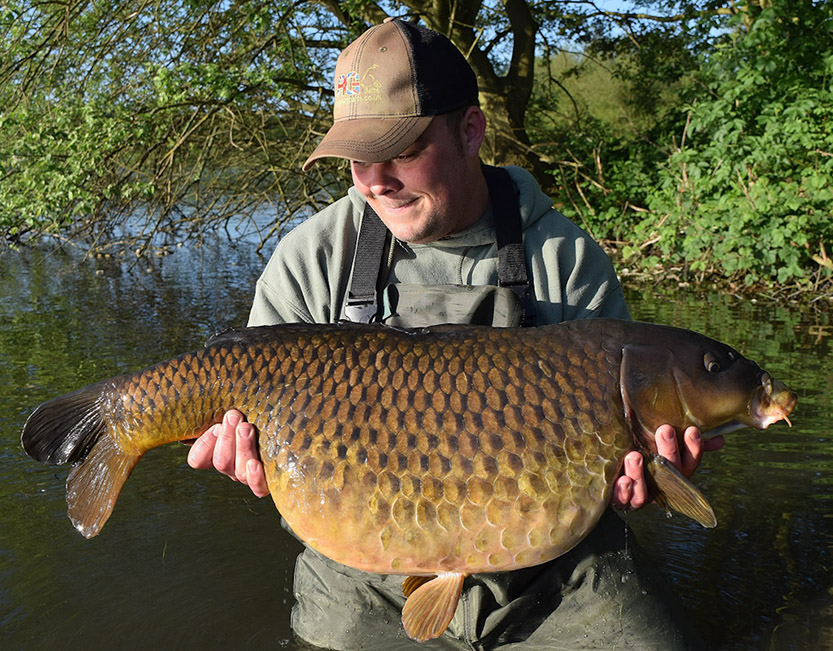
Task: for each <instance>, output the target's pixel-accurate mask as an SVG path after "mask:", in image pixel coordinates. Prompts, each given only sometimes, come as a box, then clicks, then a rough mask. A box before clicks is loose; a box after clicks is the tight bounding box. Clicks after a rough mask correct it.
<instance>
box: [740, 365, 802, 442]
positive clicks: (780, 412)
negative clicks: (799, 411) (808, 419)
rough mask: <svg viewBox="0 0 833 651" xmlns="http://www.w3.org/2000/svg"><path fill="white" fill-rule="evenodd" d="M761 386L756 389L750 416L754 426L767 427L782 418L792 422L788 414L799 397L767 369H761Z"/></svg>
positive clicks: (788, 422)
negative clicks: (774, 377)
mask: <svg viewBox="0 0 833 651" xmlns="http://www.w3.org/2000/svg"><path fill="white" fill-rule="evenodd" d="M760 383H761V384H760V386H759V387H758V388H757V389H756V390H755V395H754V397H753V398H752V404H751V405H750V407H749V416H750V418H751V420H752V424H753V427H757V428H758V429H766V428H767V427H769V426H770V425H772V424H773V423H777V422H778V421H780V420H785V421H787V424H789V425H792V424H791V423H790V419H789V418H788V416H789V415H790V414H791V413H792V411H793V409H795V406H796V404H797V403H798V397H797V396H796V395H795V393H793V392H792V391H790V390H789V389H788V388H787V386H786V385H785V384H784V383H783V382H779V381H778V380H773V379H772V376H771V375H770V374H769V373H767V372H766V371H761V376H760Z"/></svg>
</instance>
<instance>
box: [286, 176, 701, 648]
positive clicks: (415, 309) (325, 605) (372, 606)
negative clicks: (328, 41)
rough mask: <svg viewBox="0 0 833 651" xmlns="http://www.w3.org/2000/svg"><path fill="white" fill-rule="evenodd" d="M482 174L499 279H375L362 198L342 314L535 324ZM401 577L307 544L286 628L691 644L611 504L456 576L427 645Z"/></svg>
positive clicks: (514, 234) (515, 235)
mask: <svg viewBox="0 0 833 651" xmlns="http://www.w3.org/2000/svg"><path fill="white" fill-rule="evenodd" d="M483 172H484V175H485V176H486V181H487V184H488V187H489V198H490V200H491V203H492V210H493V213H494V221H495V231H496V238H495V239H496V240H497V248H498V285H496V286H494V285H487V286H481V287H474V286H467V285H435V286H423V285H416V284H407V283H398V284H391V285H386V284H385V281H386V277H387V274H388V271H389V269H390V261H389V259H388V258H389V256H390V251H391V250H392V238H391V235H390V233H389V231H388V230H387V228H386V227H385V226H384V224H383V223H382V221H381V220H380V219H379V217H378V215H376V213H375V212H374V211H373V209H372V208H370V207H369V205H368V206H367V207H366V208H365V212H364V215H363V216H362V222H361V226H360V229H359V235H358V240H357V244H356V253H355V256H354V259H353V268H352V272H351V276H350V284H349V289H348V293H347V298H346V300H345V303H344V305H343V307H342V313H341V316H342V320H344V321H353V322H359V323H370V322H373V321H380V322H383V323H385V324H387V325H391V326H396V327H424V326H430V325H437V324H442V323H457V324H462V323H475V324H478V325H493V326H498V327H517V326H520V325H524V326H532V325H535V310H534V303H533V301H532V296H531V291H530V283H529V278H528V274H527V271H526V265H525V256H524V249H523V240H522V225H521V218H520V212H519V209H518V200H517V198H516V196H515V190H514V185H513V183H512V181H511V180H510V178H509V175H508V173H507V172H506V171H505V170H503V169H501V168H493V167H484V168H483ZM404 578H405V577H402V576H397V575H383V574H372V573H368V572H362V571H360V570H355V569H353V568H350V567H346V566H344V565H340V564H339V563H336V562H334V561H331V560H330V559H328V558H326V557H325V556H323V555H321V554H319V553H318V552H316V551H314V550H313V549H310V548H306V549H305V550H304V552H303V553H302V554H301V555H300V556H299V557H298V561H297V564H296V567H295V577H294V583H295V599H296V604H295V606H294V607H293V609H292V629H293V631H294V633H295V635H296V636H297V637H298V638H300V640H302V641H303V642H305V643H306V644H309V645H311V648H324V649H339V650H344V651H359V650H368V651H370V650H379V651H398V650H406V649H408V650H414V651H436V650H438V649H455V650H458V649H469V650H472V649H478V650H481V649H482V650H486V649H501V650H502V651H504V650H510V649H511V650H513V651H515V650H518V651H520V650H524V651H528V650H538V649H541V650H542V651H543V650H551V649H588V648H603V649H608V648H614V647H615V648H623V649H624V648H627V649H640V650H644V649H656V650H662V651H672V650H676V649H687V648H696V645H695V644H691V639H692V638H691V637H690V632H689V631H687V630H686V626H685V623H684V619H683V618H682V616H681V615H680V613H679V611H678V606H677V604H676V600H675V599H674V597H673V595H672V594H671V592H670V590H669V588H668V587H667V585H666V583H665V581H664V579H663V577H662V576H661V575H660V574H659V573H658V571H657V570H656V568H655V567H654V566H653V564H652V563H651V562H650V561H649V560H647V559H646V558H645V557H644V555H643V553H642V552H641V550H640V549H639V547H638V546H637V545H636V543H635V541H634V538H633V536H632V535H631V536H630V538H628V534H627V533H626V529H625V527H624V526H623V525H622V522H621V520H620V519H619V518H618V517H617V516H616V515H615V514H613V512H612V511H608V512H606V514H605V515H604V516H602V519H601V521H600V522H599V524H598V525H597V526H596V529H595V530H594V531H593V532H591V534H590V535H589V536H588V537H587V538H585V539H584V540H583V541H582V542H581V543H580V544H579V545H578V546H577V547H575V548H574V549H573V550H571V551H570V552H568V553H566V554H564V555H562V556H560V557H559V558H556V559H555V560H552V561H550V562H548V563H544V564H542V565H536V566H534V567H527V568H523V569H520V570H515V571H512V572H495V573H489V574H474V575H471V576H469V577H467V578H466V581H465V583H464V586H463V592H462V595H461V598H460V602H459V604H458V606H457V611H456V614H455V615H454V619H453V620H452V621H451V624H450V625H449V627H448V629H447V630H446V632H445V633H444V634H443V635H442V636H440V637H439V638H437V639H435V640H429V641H428V642H422V643H418V642H414V641H413V640H411V639H410V638H408V637H407V635H406V634H405V631H404V629H403V627H402V623H401V621H400V620H401V615H402V606H403V605H404V603H405V597H404V595H403V593H402V581H403V579H404ZM306 644H305V645H304V646H303V647H302V648H307V646H306Z"/></svg>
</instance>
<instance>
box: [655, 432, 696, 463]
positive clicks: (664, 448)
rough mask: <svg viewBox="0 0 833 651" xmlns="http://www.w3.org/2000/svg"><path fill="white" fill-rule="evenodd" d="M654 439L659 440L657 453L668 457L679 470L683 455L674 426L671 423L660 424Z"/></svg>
mask: <svg viewBox="0 0 833 651" xmlns="http://www.w3.org/2000/svg"><path fill="white" fill-rule="evenodd" d="M689 429H691V428H689ZM654 440H655V441H656V442H657V453H658V454H659V455H660V456H661V457H665V458H666V459H668V460H669V461H670V462H671V463H672V464H674V467H675V468H677V469H678V470H679V469H680V459H681V456H680V450H679V446H678V445H677V433H676V432H675V431H674V428H673V427H671V425H660V426H659V427H658V428H657V431H656V434H655V435H654Z"/></svg>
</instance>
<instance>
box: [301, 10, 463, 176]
mask: <svg viewBox="0 0 833 651" xmlns="http://www.w3.org/2000/svg"><path fill="white" fill-rule="evenodd" d="M334 90H335V104H334V106H333V125H332V127H330V130H329V131H328V132H327V134H326V135H325V136H324V138H323V140H321V142H320V143H319V145H318V146H317V147H316V148H315V151H313V152H312V155H311V156H310V157H309V158H308V159H307V160H306V162H305V163H304V166H303V169H304V170H308V169H309V168H310V167H312V165H313V164H314V163H315V161H316V160H318V159H319V158H324V157H326V156H336V157H339V158H348V159H350V160H357V161H362V162H365V163H377V162H381V161H385V160H389V159H391V158H394V157H395V156H398V155H399V154H401V153H402V152H403V151H405V150H406V149H407V148H408V147H410V146H411V145H412V144H413V143H414V142H415V141H416V139H417V138H419V137H420V135H422V132H423V131H425V129H426V128H428V125H429V124H430V123H431V120H432V119H433V117H434V116H435V115H440V114H442V113H449V112H451V111H454V110H456V109H459V108H463V107H464V106H468V105H471V104H475V103H476V102H477V93H478V89H477V77H476V76H475V74H474V71H473V70H472V68H471V66H470V65H469V64H468V62H467V61H466V59H465V57H463V55H462V54H461V52H460V50H458V49H457V48H456V47H455V46H454V44H453V43H452V42H451V41H450V40H448V38H446V37H445V36H443V35H442V34H439V33H437V32H434V31H432V30H430V29H426V28H425V27H421V26H419V25H414V24H411V23H408V22H405V21H403V20H400V19H398V18H388V19H386V20H385V22H383V23H382V24H381V25H376V26H374V27H371V28H370V29H368V30H367V31H366V32H365V33H364V34H362V35H361V36H360V37H359V38H357V39H356V40H355V41H353V42H352V43H351V44H350V45H348V46H347V47H346V48H345V49H344V51H343V52H342V53H341V54H340V55H339V57H338V61H337V62H336V69H335V79H334Z"/></svg>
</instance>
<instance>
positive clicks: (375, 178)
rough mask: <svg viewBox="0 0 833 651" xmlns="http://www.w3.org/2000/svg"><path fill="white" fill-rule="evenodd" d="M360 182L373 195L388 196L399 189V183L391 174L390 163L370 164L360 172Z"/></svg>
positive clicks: (394, 175) (392, 173)
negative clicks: (361, 181)
mask: <svg viewBox="0 0 833 651" xmlns="http://www.w3.org/2000/svg"><path fill="white" fill-rule="evenodd" d="M362 177H363V178H362V180H363V182H364V183H365V185H367V187H368V188H369V189H370V191H371V192H372V193H373V194H375V195H383V194H388V193H389V192H396V191H397V190H399V189H400V186H401V183H399V180H398V179H397V177H396V174H394V172H393V166H392V165H391V162H390V161H384V162H382V163H371V164H370V165H367V166H366V167H365V169H364V170H362Z"/></svg>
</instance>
